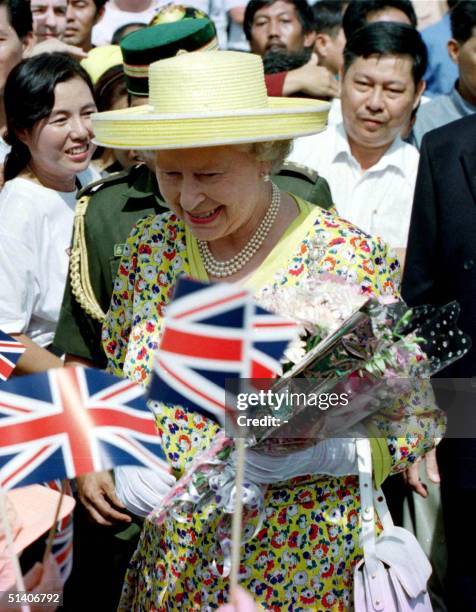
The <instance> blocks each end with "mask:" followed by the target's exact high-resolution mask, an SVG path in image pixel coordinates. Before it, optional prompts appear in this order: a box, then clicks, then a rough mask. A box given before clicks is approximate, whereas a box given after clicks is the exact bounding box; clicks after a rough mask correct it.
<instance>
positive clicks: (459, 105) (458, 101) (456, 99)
mask: <svg viewBox="0 0 476 612" xmlns="http://www.w3.org/2000/svg"><path fill="white" fill-rule="evenodd" d="M457 87H458V81H456V83H455V85H454V87H453V89H452V90H451V93H450V98H451V101H452V102H453V104H454V105H455V108H456V110H457V111H458V113H459V114H460V115H461V117H467V116H468V115H474V113H476V106H473V105H472V104H470V103H469V102H467V101H466V100H465V99H464V98H463V96H462V95H461V94H460V93H459V91H458V89H457Z"/></svg>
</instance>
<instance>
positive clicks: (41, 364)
mask: <svg viewBox="0 0 476 612" xmlns="http://www.w3.org/2000/svg"><path fill="white" fill-rule="evenodd" d="M10 336H11V337H12V338H15V340H18V342H21V343H22V344H23V345H24V346H25V347H26V350H25V352H24V353H23V355H22V356H21V357H20V359H19V360H18V361H17V365H16V367H15V370H14V373H13V375H14V376H16V375H18V374H36V373H37V372H45V371H46V370H50V369H51V368H61V367H62V366H63V362H62V361H61V359H60V358H59V357H56V355H53V353H50V352H49V351H47V350H46V349H44V348H42V347H41V346H38V344H36V342H33V340H32V339H31V338H29V337H28V336H25V334H13V333H10Z"/></svg>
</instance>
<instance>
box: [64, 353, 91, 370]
mask: <svg viewBox="0 0 476 612" xmlns="http://www.w3.org/2000/svg"><path fill="white" fill-rule="evenodd" d="M64 365H65V366H69V367H74V366H81V367H83V368H96V367H97V366H96V364H95V363H94V361H92V360H91V359H85V358H84V357H80V356H79V355H70V354H69V353H67V354H66V355H65V357H64Z"/></svg>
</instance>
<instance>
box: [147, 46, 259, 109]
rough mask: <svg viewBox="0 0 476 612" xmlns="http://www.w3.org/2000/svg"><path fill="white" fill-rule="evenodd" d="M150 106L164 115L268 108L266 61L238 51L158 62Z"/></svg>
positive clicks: (200, 53) (186, 55)
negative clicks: (264, 62)
mask: <svg viewBox="0 0 476 612" xmlns="http://www.w3.org/2000/svg"><path fill="white" fill-rule="evenodd" d="M149 103H150V104H151V105H152V106H153V107H154V111H155V112H157V113H164V114H167V113H170V114H189V113H190V114H191V113H207V112H210V113H213V112H222V111H233V110H246V109H265V108H268V98H267V92H266V85H265V80H264V70H263V62H262V61H261V58H260V57H259V56H257V55H254V54H245V53H239V52H236V51H216V52H208V51H195V52H193V53H182V54H179V55H177V56H176V57H172V58H169V59H165V60H161V61H159V62H155V63H153V64H151V65H150V72H149Z"/></svg>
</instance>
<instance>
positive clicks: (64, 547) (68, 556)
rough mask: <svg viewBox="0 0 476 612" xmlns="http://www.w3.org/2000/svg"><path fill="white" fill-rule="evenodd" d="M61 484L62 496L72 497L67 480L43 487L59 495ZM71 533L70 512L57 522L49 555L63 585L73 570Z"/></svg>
mask: <svg viewBox="0 0 476 612" xmlns="http://www.w3.org/2000/svg"><path fill="white" fill-rule="evenodd" d="M62 482H63V483H64V494H65V495H71V496H72V495H73V490H72V488H71V483H70V482H69V480H63V481H61V480H53V481H52V482H47V483H45V486H46V487H49V488H50V489H53V490H54V491H58V492H59V493H61V490H62ZM73 533H74V523H73V513H72V512H71V513H70V514H68V515H67V516H65V517H64V518H63V519H61V520H60V521H58V525H57V528H56V533H55V535H54V538H53V545H52V548H51V554H52V555H53V558H54V560H55V561H56V563H57V565H58V568H59V571H60V576H61V580H62V581H63V584H64V583H65V582H66V580H68V578H69V575H70V574H71V570H72V569H73Z"/></svg>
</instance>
